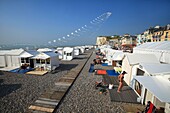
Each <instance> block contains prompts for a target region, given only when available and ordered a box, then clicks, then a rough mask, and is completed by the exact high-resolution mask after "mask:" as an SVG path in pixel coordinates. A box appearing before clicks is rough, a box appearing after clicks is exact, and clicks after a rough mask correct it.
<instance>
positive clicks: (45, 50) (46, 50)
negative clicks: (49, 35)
mask: <svg viewBox="0 0 170 113" xmlns="http://www.w3.org/2000/svg"><path fill="white" fill-rule="evenodd" d="M37 51H38V52H48V51H54V50H53V49H49V48H39V49H38V50H37Z"/></svg>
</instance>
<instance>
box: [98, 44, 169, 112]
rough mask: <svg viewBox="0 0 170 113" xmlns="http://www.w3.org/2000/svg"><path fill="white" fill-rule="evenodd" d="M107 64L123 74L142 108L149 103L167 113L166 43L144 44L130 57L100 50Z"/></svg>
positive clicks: (113, 51)
mask: <svg viewBox="0 0 170 113" xmlns="http://www.w3.org/2000/svg"><path fill="white" fill-rule="evenodd" d="M100 49H101V51H102V52H103V53H104V54H105V56H106V59H107V60H108V61H107V62H108V64H110V65H112V66H113V67H114V69H116V68H118V67H121V69H122V71H126V72H127V74H126V75H125V76H124V81H125V82H126V83H127V84H128V85H129V86H130V87H131V88H132V89H134V91H135V92H136V94H137V95H138V96H139V98H138V101H139V102H140V103H141V104H144V105H146V104H147V102H148V101H151V102H152V103H153V104H154V105H155V106H156V107H158V108H163V109H164V112H165V113H170V90H169V89H170V42H169V41H165V42H148V43H145V44H142V45H140V46H137V47H135V48H134V49H133V53H125V52H123V51H121V50H113V49H111V48H110V47H109V46H106V45H105V46H101V47H100Z"/></svg>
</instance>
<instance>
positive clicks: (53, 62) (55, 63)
mask: <svg viewBox="0 0 170 113" xmlns="http://www.w3.org/2000/svg"><path fill="white" fill-rule="evenodd" d="M50 59H51V64H50V65H51V69H52V68H53V66H56V67H59V64H60V62H59V56H54V57H51V58H50Z"/></svg>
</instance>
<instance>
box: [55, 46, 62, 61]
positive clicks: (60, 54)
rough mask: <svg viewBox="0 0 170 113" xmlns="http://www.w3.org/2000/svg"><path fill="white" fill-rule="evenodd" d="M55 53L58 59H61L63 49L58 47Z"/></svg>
mask: <svg viewBox="0 0 170 113" xmlns="http://www.w3.org/2000/svg"><path fill="white" fill-rule="evenodd" d="M56 51H57V53H58V54H59V59H60V60H61V59H63V47H58V48H57V49H56Z"/></svg>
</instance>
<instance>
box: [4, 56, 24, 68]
mask: <svg viewBox="0 0 170 113" xmlns="http://www.w3.org/2000/svg"><path fill="white" fill-rule="evenodd" d="M6 58H7V67H13V66H16V67H17V66H21V65H20V64H21V62H20V58H19V56H12V55H7V56H6Z"/></svg>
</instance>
